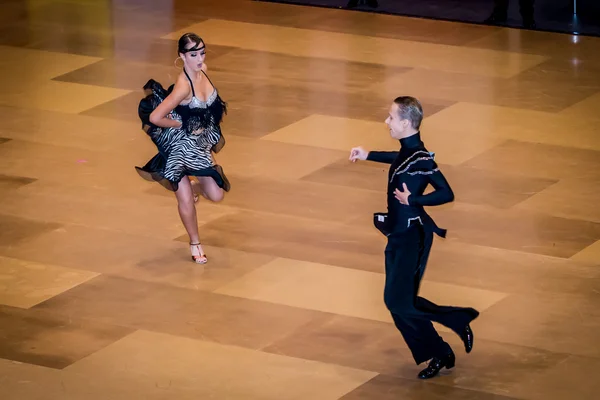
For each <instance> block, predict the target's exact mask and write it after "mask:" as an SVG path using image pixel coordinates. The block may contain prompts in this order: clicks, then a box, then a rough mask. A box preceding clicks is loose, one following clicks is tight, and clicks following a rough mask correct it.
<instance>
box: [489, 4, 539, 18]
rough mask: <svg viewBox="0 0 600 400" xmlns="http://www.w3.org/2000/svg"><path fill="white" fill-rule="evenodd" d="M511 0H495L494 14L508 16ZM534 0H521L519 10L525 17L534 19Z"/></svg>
mask: <svg viewBox="0 0 600 400" xmlns="http://www.w3.org/2000/svg"><path fill="white" fill-rule="evenodd" d="M508 2H509V0H494V12H493V13H494V15H496V16H497V17H499V18H506V14H507V13H508ZM534 3H535V1H534V0H519V11H520V12H521V17H523V18H524V19H533V6H534Z"/></svg>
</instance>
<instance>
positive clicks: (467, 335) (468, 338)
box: [460, 325, 473, 353]
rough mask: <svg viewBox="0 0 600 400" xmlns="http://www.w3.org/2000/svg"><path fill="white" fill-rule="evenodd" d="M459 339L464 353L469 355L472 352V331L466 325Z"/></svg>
mask: <svg viewBox="0 0 600 400" xmlns="http://www.w3.org/2000/svg"><path fill="white" fill-rule="evenodd" d="M460 338H461V339H462V341H463V343H464V344H465V351H466V352H467V353H470V352H471V350H473V331H472V330H471V327H470V326H469V325H467V327H466V328H465V330H464V331H463V333H462V335H460Z"/></svg>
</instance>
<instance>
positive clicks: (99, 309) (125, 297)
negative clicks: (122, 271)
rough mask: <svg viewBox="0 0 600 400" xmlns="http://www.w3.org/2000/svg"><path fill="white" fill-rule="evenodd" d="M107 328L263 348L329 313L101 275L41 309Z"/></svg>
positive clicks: (39, 307)
mask: <svg viewBox="0 0 600 400" xmlns="http://www.w3.org/2000/svg"><path fill="white" fill-rule="evenodd" d="M36 309H40V310H45V311H48V312H54V313H59V314H60V315H71V316H75V317H80V318H90V319H94V320H95V321H99V322H102V323H105V324H111V325H121V326H125V327H128V328H132V329H146V330H149V331H156V332H163V333H169V334H172V335H178V336H184V337H190V338H197V339H202V340H209V341H214V342H219V343H223V344H231V345H236V346H242V347H246V348H253V349H259V348H262V347H265V346H267V345H269V344H271V343H272V342H273V341H275V340H277V339H279V338H281V337H282V336H285V335H287V334H289V333H290V332H291V331H293V330H295V329H297V328H298V327H299V326H302V325H304V324H306V323H308V322H310V321H311V320H313V319H314V318H321V317H322V316H323V315H324V314H323V313H320V312H316V311H310V310H302V309H297V308H293V307H287V306H281V305H276V304H270V303H264V302H258V301H252V300H247V299H241V298H235V297H230V296H224V295H217V294H212V293H208V292H203V291H196V290H188V289H180V288H175V287H170V286H165V285H161V284H153V283H146V282H140V281H135V280H130V279H122V278H117V277H108V276H100V277H98V278H96V279H93V280H91V281H89V282H86V283H84V284H82V285H79V286H78V287H76V288H73V289H72V290H69V291H68V292H65V293H63V294H61V295H59V296H55V297H54V298H52V299H50V300H48V301H46V302H44V303H42V304H40V305H38V306H36Z"/></svg>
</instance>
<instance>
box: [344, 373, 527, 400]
mask: <svg viewBox="0 0 600 400" xmlns="http://www.w3.org/2000/svg"><path fill="white" fill-rule="evenodd" d="M358 399H360V400H367V399H373V400H374V399H377V400H392V399H406V400H516V399H515V398H514V397H507V396H501V395H496V394H490V393H485V392H480V391H474V390H467V389H462V388H459V387H449V386H442V385H436V384H431V383H430V382H422V381H418V380H416V379H413V380H410V379H401V378H396V377H392V376H387V375H379V376H376V377H375V378H373V379H371V380H370V381H369V382H367V383H365V384H364V385H362V386H360V387H358V388H357V389H355V390H353V391H352V392H350V393H348V394H347V395H345V396H344V397H342V398H341V399H340V400H358Z"/></svg>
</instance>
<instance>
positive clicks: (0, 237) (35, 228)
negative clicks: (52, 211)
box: [0, 214, 61, 246]
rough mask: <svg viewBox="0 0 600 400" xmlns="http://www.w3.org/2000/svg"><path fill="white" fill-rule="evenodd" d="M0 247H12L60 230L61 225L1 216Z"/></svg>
mask: <svg viewBox="0 0 600 400" xmlns="http://www.w3.org/2000/svg"><path fill="white" fill-rule="evenodd" d="M0 226H1V227H2V229H0V245H2V246H11V245H16V244H17V243H21V242H24V241H27V240H29V239H31V238H33V237H36V236H39V235H41V234H44V233H46V232H50V231H52V230H55V229H58V228H60V226H61V224H57V223H53V222H43V221H33V220H30V219H25V218H20V217H17V216H13V215H5V214H0Z"/></svg>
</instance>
